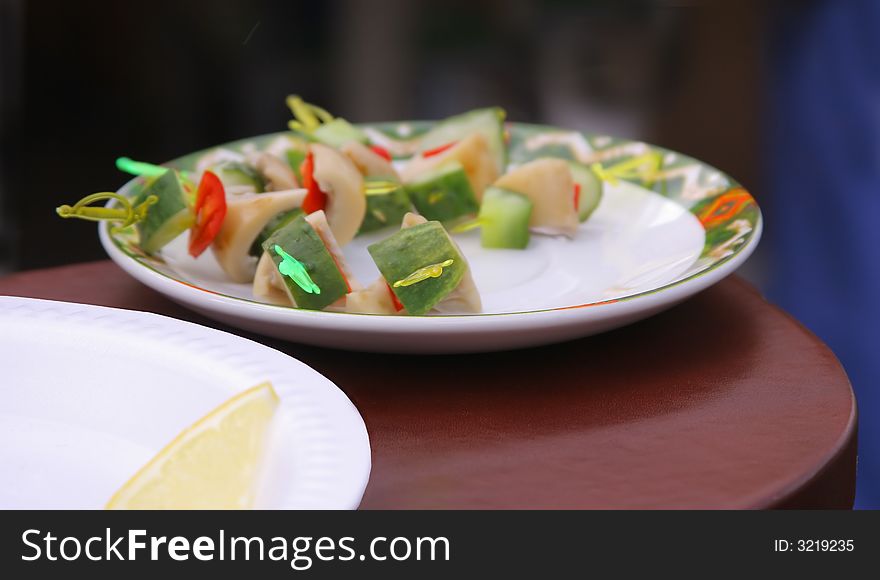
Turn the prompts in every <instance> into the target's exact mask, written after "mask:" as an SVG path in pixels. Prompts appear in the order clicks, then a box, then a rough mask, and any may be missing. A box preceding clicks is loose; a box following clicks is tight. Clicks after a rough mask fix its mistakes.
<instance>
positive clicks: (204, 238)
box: [189, 171, 226, 258]
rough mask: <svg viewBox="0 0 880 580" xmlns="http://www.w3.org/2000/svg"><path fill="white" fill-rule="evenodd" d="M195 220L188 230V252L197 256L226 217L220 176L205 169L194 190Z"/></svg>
mask: <svg viewBox="0 0 880 580" xmlns="http://www.w3.org/2000/svg"><path fill="white" fill-rule="evenodd" d="M193 211H195V214H196V220H195V223H194V224H193V226H192V228H191V229H190V231H189V254H190V256H192V257H193V258H198V257H199V256H200V255H201V254H202V252H204V251H205V250H207V249H208V246H210V245H211V242H213V241H214V238H216V237H217V234H218V233H220V228H221V227H223V220H224V219H226V191H225V190H224V189H223V182H222V181H220V178H219V177H217V176H216V175H214V174H213V173H211V172H210V171H206V172H205V173H204V174H203V175H202V180H201V181H200V182H199V188H198V190H197V191H196V203H195V207H194V208H193Z"/></svg>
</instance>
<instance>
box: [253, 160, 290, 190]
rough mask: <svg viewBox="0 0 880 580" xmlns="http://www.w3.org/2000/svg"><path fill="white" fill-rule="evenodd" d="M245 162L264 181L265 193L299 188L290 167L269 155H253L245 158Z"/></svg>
mask: <svg viewBox="0 0 880 580" xmlns="http://www.w3.org/2000/svg"><path fill="white" fill-rule="evenodd" d="M247 162H248V164H249V165H250V166H251V167H253V168H254V169H256V170H257V171H259V172H260V174H261V175H262V176H263V179H265V180H266V191H286V190H288V189H296V188H297V187H299V184H298V183H297V182H296V174H295V173H294V172H293V169H291V168H290V165H288V164H287V162H285V161H282V160H281V159H280V158H278V157H276V156H275V155H272V154H271V153H266V152H265V151H263V152H260V153H253V154H251V155H248V156H247Z"/></svg>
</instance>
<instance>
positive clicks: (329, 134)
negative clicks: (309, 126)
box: [312, 117, 369, 149]
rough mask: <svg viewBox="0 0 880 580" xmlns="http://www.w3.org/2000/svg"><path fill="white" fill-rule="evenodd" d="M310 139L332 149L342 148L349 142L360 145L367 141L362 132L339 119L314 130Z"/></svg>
mask: <svg viewBox="0 0 880 580" xmlns="http://www.w3.org/2000/svg"><path fill="white" fill-rule="evenodd" d="M312 138H313V139H314V140H315V141H319V142H321V143H323V144H324V145H327V146H329V147H333V148H334V149H338V148H339V147H342V146H343V145H345V144H346V143H348V142H349V141H360V142H361V143H367V142H368V141H369V138H368V137H367V135H366V134H365V133H364V132H363V131H361V130H360V129H358V128H357V127H355V126H354V125H352V124H351V123H349V122H348V121H346V120H345V119H342V118H339V117H337V118H336V119H333V120H332V121H330V122H329V123H324V124H323V125H321V126H320V127H318V128H317V129H315V130H314V131H313V132H312Z"/></svg>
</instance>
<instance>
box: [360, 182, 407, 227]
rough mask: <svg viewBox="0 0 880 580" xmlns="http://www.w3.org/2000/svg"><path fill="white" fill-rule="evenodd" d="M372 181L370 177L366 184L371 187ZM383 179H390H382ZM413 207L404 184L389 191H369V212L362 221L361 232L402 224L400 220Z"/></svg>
mask: <svg viewBox="0 0 880 580" xmlns="http://www.w3.org/2000/svg"><path fill="white" fill-rule="evenodd" d="M370 181H371V180H370V179H369V178H368V179H366V180H365V182H364V185H365V186H367V187H369V185H370ZM381 181H388V180H387V179H382V180H381ZM411 207H412V206H411V204H410V202H409V196H408V195H407V193H406V189H404V187H403V186H402V185H398V187H397V188H395V189H393V190H391V191H389V192H388V193H379V194H375V193H368V194H367V212H366V214H364V221H363V223H361V229H360V232H359V233H366V232H372V231H375V230H379V229H382V228H384V227H386V226H389V225H392V224H393V225H397V224H400V220H402V219H403V216H404V215H406V213H407V212H408V211H409V210H410V208H411Z"/></svg>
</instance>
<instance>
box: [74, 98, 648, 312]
mask: <svg viewBox="0 0 880 580" xmlns="http://www.w3.org/2000/svg"><path fill="white" fill-rule="evenodd" d="M287 104H288V106H289V107H290V109H291V111H292V112H293V115H294V117H295V118H294V119H293V120H292V121H290V123H289V126H290V129H291V131H290V132H289V133H285V134H282V135H279V136H277V137H275V138H274V139H273V140H272V141H271V142H270V143H269V144H268V145H266V146H265V147H264V148H262V150H258V149H257V148H256V147H255V146H253V145H245V146H244V147H242V148H241V151H233V150H232V149H228V148H222V147H221V148H217V149H214V150H212V151H209V152H207V153H206V154H204V155H203V156H202V157H201V158H199V159H198V161H197V162H196V163H195V168H194V170H192V171H181V170H176V169H170V168H167V167H162V166H157V165H152V164H149V163H143V162H138V161H133V160H131V159H128V158H120V159H119V160H118V161H117V166H118V167H119V168H120V169H121V170H123V171H126V172H129V173H133V174H135V175H139V176H140V177H139V179H138V180H137V181H136V182H135V185H134V186H133V187H134V194H133V195H132V196H131V197H130V198H126V197H123V196H121V195H119V194H115V193H109V192H108V193H102V194H93V195H92V196H87V197H86V198H84V199H83V200H81V201H80V202H79V203H77V204H75V205H74V206H62V207H60V208H58V213H59V215H61V216H62V217H80V218H83V219H91V220H100V219H107V220H115V221H118V222H121V224H120V225H119V226H118V227H117V228H114V231H115V230H116V229H118V228H124V227H129V226H134V227H135V228H136V230H137V233H138V236H139V245H140V248H141V249H142V250H143V251H144V252H145V253H147V254H157V253H158V252H160V251H161V249H162V248H163V247H164V246H165V245H166V244H168V243H169V242H171V241H172V240H173V239H175V238H176V237H178V236H179V235H180V234H182V233H183V232H185V231H190V241H189V253H190V254H191V255H192V256H193V257H194V258H197V257H199V256H200V255H201V254H202V253H203V252H204V251H205V250H207V249H208V248H210V249H211V252H212V253H213V255H214V256H215V258H216V259H217V263H218V264H219V265H220V267H221V268H222V269H223V271H224V272H225V274H226V276H227V277H228V278H229V279H230V281H232V282H237V283H252V284H253V294H254V296H255V297H256V298H257V299H259V300H262V301H266V302H269V303H273V304H280V305H285V306H291V307H296V308H305V309H312V310H334V311H346V312H359V313H371V314H387V315H394V314H405V315H424V314H445V313H471V312H479V311H480V310H481V308H482V306H481V300H480V295H479V292H478V290H477V288H476V285H475V284H474V280H473V276H472V274H471V271H470V267H469V265H468V262H467V260H466V257H465V256H464V254H463V253H462V252H461V250H460V248H459V247H458V245H457V244H456V243H455V241H454V240H453V238H452V237H450V235H449V233H448V232H447V230H446V229H445V226H446V225H448V226H454V227H453V228H452V230H451V231H452V232H453V233H457V232H463V231H466V230H468V229H472V228H476V227H479V228H481V234H480V239H481V244H482V246H483V247H485V248H505V249H514V250H523V249H526V248H527V247H528V246H529V243H530V238H531V234H533V233H535V234H548V235H565V236H569V237H572V236H574V235H576V234H577V231H578V225H579V223H580V222H582V221H584V220H586V219H588V218H589V217H590V216H591V215H592V213H593V212H594V211H595V209H596V208H597V206H598V205H599V202H600V200H601V198H602V193H603V191H602V190H603V184H604V183H605V182H608V183H614V182H615V181H616V180H617V179H626V178H631V177H633V176H636V177H640V178H647V177H649V176H650V175H653V174H654V173H656V171H658V170H659V167H660V160H659V157H657V158H655V157H653V156H652V157H650V158H648V157H647V156H646V157H645V158H636V159H633V160H629V161H627V162H625V163H618V164H616V165H613V166H611V167H603V166H602V165H598V164H594V165H592V166H587V165H583V164H581V163H578V162H575V161H569V160H563V159H556V158H541V159H536V160H533V161H530V162H528V163H525V164H523V165H520V166H518V167H513V168H510V169H509V170H508V167H507V146H506V133H505V128H504V117H505V115H504V112H503V111H502V110H501V109H498V108H486V109H478V110H475V111H471V112H468V113H464V114H461V115H456V116H453V117H450V118H448V119H446V120H444V121H440V122H439V123H436V124H435V125H434V126H433V127H431V128H430V129H429V130H428V131H426V132H425V133H423V134H420V135H419V134H416V135H415V136H414V137H413V138H412V139H411V140H410V141H409V142H407V143H408V144H407V145H406V147H396V146H395V147H391V145H390V144H389V143H387V142H385V141H383V140H382V139H381V138H379V137H376V135H378V132H376V131H364V130H361V129H360V128H358V127H356V126H354V125H352V124H351V123H349V122H348V121H346V120H345V119H342V118H339V117H334V116H333V115H331V114H330V113H329V112H327V111H326V110H324V109H322V108H320V107H317V106H315V105H311V104H309V103H306V102H305V101H303V100H302V99H301V98H299V97H297V96H291V97H288V100H287ZM371 136H372V137H373V138H375V139H377V140H378V141H379V143H385V145H386V146H388V147H390V148H391V149H392V150H394V151H395V152H396V154H397V155H402V153H401V151H404V150H405V151H408V152H410V153H413V152H414V155H412V157H411V158H409V159H408V160H404V159H397V160H394V159H393V158H392V156H391V155H390V154H389V152H388V150H387V149H385V148H384V147H382V146H380V145H379V144H378V143H376V142H375V141H373V142H371V140H370V137H371ZM652 172H653V173H652ZM649 174H650V175H649ZM110 198H112V199H115V200H116V201H117V205H116V206H115V207H94V206H90V205H89V204H90V203H94V202H96V201H100V200H104V199H110ZM413 209H415V210H416V211H417V212H418V213H412V210H413ZM398 223H399V224H401V228H400V230H399V231H397V232H395V233H393V234H391V235H389V236H387V237H386V238H385V239H383V240H381V241H378V242H376V243H373V244H371V245H369V246H368V248H367V250H368V252H369V254H370V256H371V257H372V259H373V261H374V262H375V264H376V266H377V268H378V270H379V272H380V273H381V276H380V277H379V278H378V279H376V280H375V281H374V282H373V283H372V284H370V285H369V286H367V287H366V288H364V287H362V286H361V285H360V284H359V283H358V281H357V280H356V279H355V278H354V277H353V275H352V273H351V271H350V270H349V268H348V266H347V264H346V260H345V255H344V253H343V250H342V248H343V247H344V246H345V245H347V244H348V243H349V242H351V240H352V239H353V238H354V237H355V236H357V235H360V234H362V233H368V232H376V231H379V230H382V229H383V228H385V227H389V226H392V225H394V224H398Z"/></svg>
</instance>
